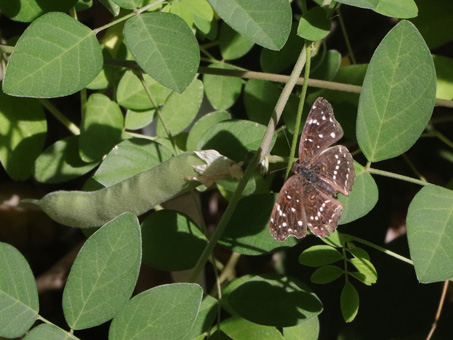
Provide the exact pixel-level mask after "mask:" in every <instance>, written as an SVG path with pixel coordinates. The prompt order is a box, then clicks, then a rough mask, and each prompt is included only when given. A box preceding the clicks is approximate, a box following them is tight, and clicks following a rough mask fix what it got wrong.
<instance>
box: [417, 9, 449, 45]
mask: <svg viewBox="0 0 453 340" xmlns="http://www.w3.org/2000/svg"><path fill="white" fill-rule="evenodd" d="M417 6H418V7H419V9H420V10H419V13H418V16H417V17H416V18H413V19H411V21H412V23H413V24H414V25H415V26H417V28H418V30H419V31H420V33H421V35H422V36H423V38H424V39H425V41H426V44H427V45H428V46H429V48H430V49H434V48H436V47H439V46H442V45H444V44H446V43H448V42H449V41H450V40H451V39H453V25H451V13H452V12H453V1H448V0H447V1H445V0H417Z"/></svg>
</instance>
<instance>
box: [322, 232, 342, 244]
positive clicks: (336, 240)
mask: <svg viewBox="0 0 453 340" xmlns="http://www.w3.org/2000/svg"><path fill="white" fill-rule="evenodd" d="M321 241H323V242H324V243H326V244H328V245H329V246H332V247H335V248H343V247H344V245H345V240H344V237H343V234H341V233H340V232H338V229H337V230H335V231H334V232H333V233H330V235H329V236H327V237H322V238H321Z"/></svg>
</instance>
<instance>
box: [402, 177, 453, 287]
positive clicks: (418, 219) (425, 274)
mask: <svg viewBox="0 0 453 340" xmlns="http://www.w3.org/2000/svg"><path fill="white" fill-rule="evenodd" d="M406 222H407V237H408V242H409V250H410V254H411V258H412V260H413V261H414V267H415V273H416V274H417V278H418V279H419V281H420V282H423V283H431V282H438V281H444V280H451V279H452V278H453V191H451V190H448V189H445V188H442V187H439V186H435V185H430V186H426V187H424V188H422V189H421V190H420V191H419V192H418V193H417V195H415V197H414V199H413V200H412V202H411V204H410V206H409V210H408V213H407V221H406Z"/></svg>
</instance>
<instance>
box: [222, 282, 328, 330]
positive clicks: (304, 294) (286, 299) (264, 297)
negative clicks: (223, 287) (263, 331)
mask: <svg viewBox="0 0 453 340" xmlns="http://www.w3.org/2000/svg"><path fill="white" fill-rule="evenodd" d="M228 303H229V305H230V306H231V307H232V308H233V309H234V311H235V312H236V313H238V314H239V315H240V316H242V317H243V318H245V319H247V320H249V321H252V322H255V323H258V324H261V325H268V326H276V327H290V326H295V325H298V324H301V323H303V322H305V321H307V320H309V319H311V318H314V317H316V316H317V315H318V314H320V313H321V312H322V309H323V307H322V303H321V301H320V300H319V299H318V297H317V296H316V294H315V293H313V291H312V290H311V289H310V288H309V287H308V286H306V285H305V284H303V283H302V282H300V281H298V280H296V279H294V278H291V277H289V276H286V275H284V276H283V275H278V274H267V275H259V276H254V277H252V278H251V279H250V280H248V281H247V282H245V283H243V284H241V285H240V286H239V287H237V288H236V289H235V290H233V291H232V292H231V293H230V294H229V295H228Z"/></svg>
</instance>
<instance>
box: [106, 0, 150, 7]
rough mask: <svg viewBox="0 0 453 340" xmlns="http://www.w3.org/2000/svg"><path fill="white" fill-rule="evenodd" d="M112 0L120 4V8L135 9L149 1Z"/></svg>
mask: <svg viewBox="0 0 453 340" xmlns="http://www.w3.org/2000/svg"><path fill="white" fill-rule="evenodd" d="M113 2H114V3H116V4H117V5H118V6H120V7H121V8H125V9H136V8H140V7H143V6H144V5H146V4H147V3H148V2H149V1H148V0H113Z"/></svg>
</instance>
